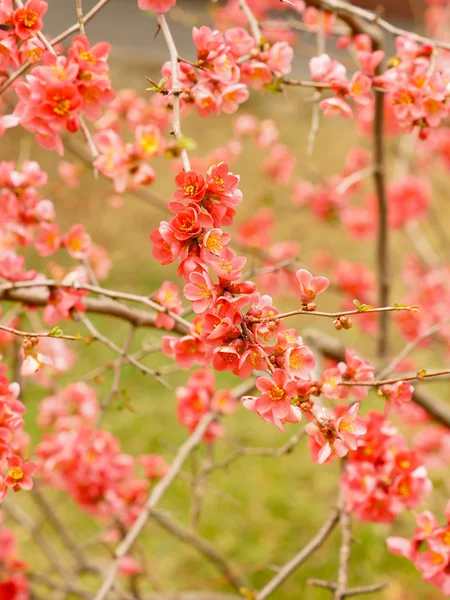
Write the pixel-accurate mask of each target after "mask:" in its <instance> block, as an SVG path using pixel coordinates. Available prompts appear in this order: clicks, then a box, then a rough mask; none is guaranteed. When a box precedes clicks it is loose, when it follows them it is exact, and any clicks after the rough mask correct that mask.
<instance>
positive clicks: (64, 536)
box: [31, 482, 99, 573]
mask: <svg viewBox="0 0 450 600" xmlns="http://www.w3.org/2000/svg"><path fill="white" fill-rule="evenodd" d="M31 496H32V498H33V499H34V500H35V502H36V504H37V505H38V506H39V508H40V509H41V511H42V513H43V514H44V515H45V517H46V518H47V519H48V521H49V523H51V525H52V527H53V529H54V530H55V531H56V533H57V534H58V535H59V537H60V538H61V540H62V542H63V543H64V545H65V546H66V548H67V549H68V550H69V551H70V552H71V553H72V554H73V556H74V557H75V559H76V561H77V562H78V566H79V569H80V570H82V571H86V572H88V571H90V572H93V573H97V572H98V571H99V569H98V567H97V566H95V565H93V564H91V563H90V562H89V561H88V559H87V557H86V555H85V553H84V552H83V550H82V548H81V547H80V546H79V545H78V542H77V540H76V539H75V538H74V537H73V535H72V533H71V532H70V531H69V529H68V528H67V526H66V524H65V523H64V521H63V519H60V518H59V516H58V514H57V512H56V511H55V506H52V505H51V504H50V502H49V501H48V500H47V498H46V497H45V495H44V494H43V493H42V491H41V490H40V486H39V485H38V484H37V483H36V482H35V484H34V488H33V491H32V493H31Z"/></svg>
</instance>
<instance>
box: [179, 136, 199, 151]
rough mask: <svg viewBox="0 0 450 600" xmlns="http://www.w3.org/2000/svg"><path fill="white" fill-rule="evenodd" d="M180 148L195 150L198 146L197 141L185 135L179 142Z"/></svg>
mask: <svg viewBox="0 0 450 600" xmlns="http://www.w3.org/2000/svg"><path fill="white" fill-rule="evenodd" d="M178 146H179V148H181V149H182V150H195V148H197V142H196V141H195V140H194V139H192V138H189V137H184V138H183V139H181V140H179V142H178Z"/></svg>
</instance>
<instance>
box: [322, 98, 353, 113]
mask: <svg viewBox="0 0 450 600" xmlns="http://www.w3.org/2000/svg"><path fill="white" fill-rule="evenodd" d="M319 106H320V108H321V109H322V110H323V114H324V116H325V117H334V116H336V115H338V116H341V117H345V118H346V119H351V118H352V117H353V111H352V109H351V106H350V105H349V104H347V102H346V101H345V100H344V99H343V98H339V97H338V96H335V97H334V98H326V99H325V100H321V101H320V103H319Z"/></svg>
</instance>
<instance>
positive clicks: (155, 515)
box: [149, 509, 250, 593]
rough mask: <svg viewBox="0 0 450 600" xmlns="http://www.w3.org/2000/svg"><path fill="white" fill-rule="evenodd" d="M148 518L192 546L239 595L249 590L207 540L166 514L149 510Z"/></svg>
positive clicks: (239, 576)
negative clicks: (221, 574) (217, 570)
mask: <svg viewBox="0 0 450 600" xmlns="http://www.w3.org/2000/svg"><path fill="white" fill-rule="evenodd" d="M149 512H150V516H151V517H152V519H154V520H155V521H156V522H157V523H159V525H161V526H162V527H163V528H164V529H166V530H167V531H169V532H170V533H172V534H173V535H174V536H175V537H177V538H178V539H180V540H182V541H183V542H185V543H187V544H189V546H192V548H194V549H195V550H197V552H200V553H201V554H203V556H205V558H207V559H208V560H209V561H210V562H212V563H213V564H215V565H216V567H217V568H218V569H219V571H220V572H221V573H223V575H224V576H225V577H226V579H227V581H228V582H229V583H230V584H231V585H232V586H233V587H234V588H235V589H236V590H237V591H238V592H239V593H240V592H241V591H243V590H248V589H250V586H249V584H248V582H247V581H246V580H245V579H244V577H242V575H239V574H238V573H237V572H236V571H235V569H233V567H232V566H231V565H230V564H229V562H228V560H227V558H226V557H225V556H223V554H222V553H221V552H219V551H218V550H217V549H216V548H215V547H214V546H213V545H212V544H211V543H210V542H209V541H208V540H206V539H205V538H203V537H201V536H199V535H198V534H196V533H194V532H192V531H190V530H189V529H186V528H185V527H183V526H182V525H181V524H180V523H178V522H177V521H175V519H173V518H172V517H170V516H169V515H168V514H167V513H165V512H161V511H159V510H155V509H151V510H150V511H149Z"/></svg>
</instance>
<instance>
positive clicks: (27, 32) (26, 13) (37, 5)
mask: <svg viewBox="0 0 450 600" xmlns="http://www.w3.org/2000/svg"><path fill="white" fill-rule="evenodd" d="M47 9H48V4H47V2H45V1H44V0H29V1H28V2H27V3H26V4H25V6H24V7H23V8H18V9H17V10H16V11H15V12H14V17H13V23H14V30H15V33H16V35H17V37H18V38H20V39H21V40H27V39H28V38H30V37H32V36H34V35H35V34H36V33H37V32H38V31H40V30H41V29H42V25H43V23H42V16H43V15H44V14H45V13H46V12H47Z"/></svg>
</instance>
